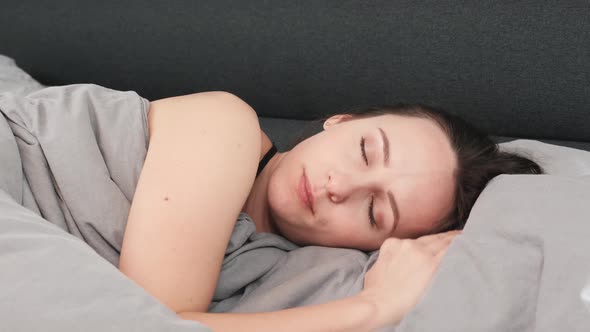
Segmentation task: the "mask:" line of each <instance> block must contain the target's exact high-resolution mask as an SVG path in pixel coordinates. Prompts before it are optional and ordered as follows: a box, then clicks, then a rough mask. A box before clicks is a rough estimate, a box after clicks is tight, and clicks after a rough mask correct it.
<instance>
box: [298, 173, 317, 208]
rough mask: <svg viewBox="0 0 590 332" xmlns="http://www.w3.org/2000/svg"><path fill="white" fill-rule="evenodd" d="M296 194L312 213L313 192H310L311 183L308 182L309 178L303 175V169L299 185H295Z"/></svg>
mask: <svg viewBox="0 0 590 332" xmlns="http://www.w3.org/2000/svg"><path fill="white" fill-rule="evenodd" d="M297 194H298V196H299V199H300V200H301V201H302V202H303V204H304V205H305V206H306V207H307V208H308V209H309V210H310V211H311V213H312V214H313V213H314V210H313V194H312V192H311V185H310V183H309V179H308V178H307V176H306V175H305V170H304V171H303V174H302V175H301V178H300V179H299V185H298V186H297Z"/></svg>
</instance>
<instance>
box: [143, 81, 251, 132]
mask: <svg viewBox="0 0 590 332" xmlns="http://www.w3.org/2000/svg"><path fill="white" fill-rule="evenodd" d="M190 120H200V121H199V122H196V123H195V122H192V123H193V124H194V125H195V126H201V127H203V125H205V124H209V125H212V124H215V123H219V124H224V123H225V124H227V125H228V126H232V125H241V127H242V130H241V131H240V132H243V131H248V130H254V131H255V132H256V133H258V134H259V133H260V131H261V130H260V125H259V122H258V117H257V115H256V111H254V109H253V108H252V107H250V105H248V104H247V103H246V102H244V101H243V100H242V99H241V98H239V97H238V96H236V95H234V94H232V93H229V92H225V91H208V92H199V93H193V94H188V95H182V96H175V97H169V98H164V99H158V100H155V101H152V102H150V110H149V113H148V126H149V134H150V137H151V136H152V134H153V132H155V131H157V130H158V128H159V127H160V125H161V123H164V125H166V124H168V123H169V122H176V123H177V124H180V123H181V122H183V121H190ZM201 121H205V122H201ZM219 121H223V122H219ZM208 122H211V123H208ZM203 130H206V128H203ZM236 134H239V132H237V133H236Z"/></svg>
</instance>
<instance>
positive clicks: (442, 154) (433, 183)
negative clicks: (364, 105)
mask: <svg viewBox="0 0 590 332" xmlns="http://www.w3.org/2000/svg"><path fill="white" fill-rule="evenodd" d="M363 148H364V150H363ZM363 151H364V152H363ZM365 156H366V159H365ZM455 168H456V157H455V153H454V152H453V150H452V148H451V146H450V143H449V140H448V138H447V136H446V134H445V133H444V132H443V131H442V129H441V128H440V127H438V126H437V125H436V124H435V123H434V122H433V121H432V120H429V119H423V118H416V117H407V116H399V115H391V114H388V115H381V116H375V117H367V118H357V119H351V118H350V117H349V116H346V115H338V116H333V117H331V118H330V119H328V120H327V121H326V122H325V123H324V130H323V131H322V132H320V133H318V134H316V135H314V136H312V137H309V138H308V139H306V140H305V141H303V142H301V143H300V144H298V145H297V146H296V147H294V148H293V149H292V150H291V151H288V152H285V153H284V156H282V159H281V160H280V161H279V163H278V164H277V166H276V168H275V169H274V172H273V173H272V174H271V175H270V180H269V184H268V200H269V207H270V214H271V219H272V222H273V223H274V224H275V226H276V227H277V228H278V229H279V231H280V232H281V233H282V234H283V235H284V236H285V237H287V238H288V239H290V240H292V241H294V242H296V243H299V244H301V245H322V246H333V247H348V248H358V249H362V250H374V249H378V248H379V247H380V245H381V244H382V243H383V241H384V240H385V239H386V238H388V237H398V238H411V237H418V236H420V235H423V234H426V233H429V232H431V231H432V230H433V229H434V227H435V225H436V222H437V221H439V220H440V219H442V218H443V217H444V216H446V215H447V214H448V213H449V212H450V210H451V206H452V203H453V196H454V175H453V172H454V170H455ZM302 177H303V179H304V180H305V179H307V180H308V181H309V189H310V191H311V193H312V195H313V202H312V207H311V208H309V207H308V206H307V205H306V204H305V202H304V200H302V199H301V195H300V194H299V193H298V191H301V190H300V189H301V188H300V186H299V184H300V183H302V182H301V179H302ZM298 189H299V190H298ZM371 208H372V210H371V211H372V212H371V213H370V212H369V210H370V209H371ZM370 214H371V216H374V220H375V223H372V222H371V220H370V217H369V215H370Z"/></svg>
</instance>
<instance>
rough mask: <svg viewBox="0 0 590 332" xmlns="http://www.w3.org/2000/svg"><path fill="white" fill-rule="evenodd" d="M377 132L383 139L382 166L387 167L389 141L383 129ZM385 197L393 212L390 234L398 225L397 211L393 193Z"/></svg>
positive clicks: (389, 192) (388, 193)
mask: <svg viewBox="0 0 590 332" xmlns="http://www.w3.org/2000/svg"><path fill="white" fill-rule="evenodd" d="M379 132H380V133H381V138H382V139H383V165H385V167H388V166H389V139H388V138H387V135H386V134H385V131H384V130H383V129H381V128H379ZM387 197H388V198H389V204H390V205H391V211H393V218H394V220H393V222H394V224H393V229H392V230H391V233H393V232H394V231H395V229H396V228H397V225H398V224H399V209H398V207H397V203H396V201H395V197H394V196H393V193H392V192H391V190H389V191H388V192H387ZM391 233H390V234H391Z"/></svg>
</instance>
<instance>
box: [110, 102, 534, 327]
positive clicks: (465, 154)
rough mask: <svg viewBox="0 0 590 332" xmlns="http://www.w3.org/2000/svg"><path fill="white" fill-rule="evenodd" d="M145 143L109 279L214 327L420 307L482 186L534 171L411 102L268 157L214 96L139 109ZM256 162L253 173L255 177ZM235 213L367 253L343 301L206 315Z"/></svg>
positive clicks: (391, 320)
mask: <svg viewBox="0 0 590 332" xmlns="http://www.w3.org/2000/svg"><path fill="white" fill-rule="evenodd" d="M148 114H149V117H148V125H149V147H148V152H147V157H146V159H145V163H144V166H143V168H142V170H141V174H140V177H139V182H138V185H137V188H136V192H135V195H134V198H133V202H132V205H131V209H130V212H129V216H128V221H127V226H126V229H125V236H124V239H123V246H122V250H121V256H120V261H119V269H120V270H121V271H122V272H123V273H125V274H126V275H127V276H128V277H130V278H131V279H132V280H134V281H135V282H136V283H138V284H139V285H141V286H142V287H143V288H144V289H145V290H147V291H148V292H149V293H151V294H152V295H153V296H155V297H156V298H157V299H159V300H160V301H161V302H162V303H164V304H165V305H167V306H168V307H169V308H171V309H172V310H174V311H175V312H176V313H178V315H179V316H180V317H182V318H184V319H192V320H196V321H199V322H202V323H204V324H206V325H208V326H210V327H211V328H212V329H214V330H215V331H236V330H240V331H250V330H252V331H277V330H278V329H279V327H280V330H281V331H291V330H292V331H298V332H300V331H365V330H366V331H370V330H374V329H377V328H380V327H383V326H387V325H391V324H396V323H398V322H399V321H400V320H401V319H402V317H403V316H404V314H405V313H407V312H408V311H409V310H410V309H411V308H412V307H413V306H414V305H415V304H416V303H417V302H418V300H419V299H420V297H421V295H422V293H423V291H424V290H425V288H426V287H427V285H428V283H429V281H430V279H431V277H432V275H433V274H434V272H435V270H436V268H437V266H438V264H439V262H440V261H441V259H442V257H443V256H444V253H445V251H446V249H447V247H448V245H449V243H450V242H451V241H452V239H453V237H455V236H456V235H457V234H458V232H459V231H457V229H461V228H462V227H463V226H464V224H465V221H466V219H467V216H468V215H469V212H470V210H471V207H472V205H473V204H474V202H475V200H476V198H477V196H478V195H479V193H480V192H481V191H482V190H483V188H484V187H485V185H486V184H487V183H488V181H489V180H490V179H492V178H493V177H494V176H496V175H499V174H504V173H509V174H514V173H531V174H536V173H540V172H541V169H540V167H539V166H538V165H537V164H536V163H534V162H533V161H531V160H529V159H526V158H524V157H521V156H518V155H514V154H509V153H505V152H501V151H498V147H497V145H496V144H495V143H494V142H493V141H492V140H490V139H489V138H488V137H486V136H485V135H483V134H481V133H480V132H478V131H477V130H475V129H474V128H472V127H471V126H469V125H467V124H466V123H465V122H464V121H462V120H461V119H459V118H457V117H455V116H453V115H451V114H449V113H446V112H444V111H442V110H439V109H435V108H432V107H429V106H426V105H422V104H414V105H407V104H399V105H393V106H375V107H368V108H363V109H354V110H351V111H350V112H346V113H344V114H336V115H333V116H330V117H327V118H326V119H324V120H323V131H321V132H319V133H317V134H315V135H313V136H311V137H308V138H306V139H304V140H303V141H301V142H299V143H298V144H296V145H295V146H294V147H293V148H292V149H290V150H289V151H285V152H276V148H275V146H274V145H273V143H272V142H271V140H270V139H269V138H268V137H267V135H265V133H264V132H262V130H261V129H260V125H259V122H258V117H257V115H256V112H255V111H254V110H253V109H252V108H251V107H250V106H249V105H248V104H246V103H245V102H244V101H242V100H241V99H240V98H238V97H236V96H234V95H232V94H230V93H226V92H219V91H215V92H203V93H196V94H191V95H185V96H178V97H171V98H166V99H161V100H156V101H152V102H151V103H150V111H149V113H148ZM259 166H260V168H261V169H260V172H258V168H259ZM240 212H245V213H247V214H248V215H250V216H251V217H252V219H253V220H254V222H255V225H256V231H257V232H271V233H276V234H279V235H281V236H283V237H285V238H287V239H289V240H291V241H292V242H294V243H297V244H299V245H320V246H331V247H346V248H356V249H360V250H366V251H370V250H375V249H380V254H379V258H378V259H377V261H376V263H375V264H374V265H373V266H372V268H371V269H370V270H369V272H368V273H367V274H366V275H365V281H364V288H363V290H362V291H361V292H360V293H358V294H357V295H355V296H352V297H349V298H345V299H342V300H338V301H333V302H328V303H324V304H318V305H313V306H306V307H298V308H291V309H287V310H282V311H275V312H265V313H252V314H233V313H231V314H230V313H228V314H223V313H221V314H219V313H216V314H213V313H207V308H208V306H209V304H210V302H211V300H212V296H213V292H214V290H215V287H216V283H217V279H218V277H219V273H220V269H221V264H222V261H223V258H224V252H225V249H226V246H227V244H228V241H229V238H230V235H231V233H232V230H233V226H234V224H235V222H236V218H237V216H238V214H239V213H240Z"/></svg>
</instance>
